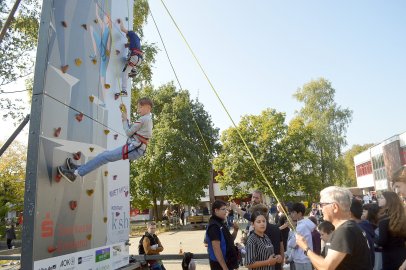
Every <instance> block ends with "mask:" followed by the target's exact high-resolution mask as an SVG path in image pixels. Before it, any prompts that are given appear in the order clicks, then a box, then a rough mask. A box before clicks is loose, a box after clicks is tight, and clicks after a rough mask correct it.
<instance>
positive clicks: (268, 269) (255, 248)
mask: <svg viewBox="0 0 406 270" xmlns="http://www.w3.org/2000/svg"><path fill="white" fill-rule="evenodd" d="M392 184H393V185H392V187H393V190H394V191H384V192H381V193H379V194H376V196H371V197H369V198H368V200H367V198H366V197H365V196H364V197H355V196H353V195H352V193H351V192H350V191H349V190H348V189H346V188H342V187H337V186H331V187H327V188H325V189H323V190H322V191H321V192H320V202H318V203H314V204H312V206H311V209H310V211H309V212H308V210H307V209H306V207H305V205H304V204H303V203H301V202H294V203H292V204H290V205H289V206H287V205H284V204H282V203H278V204H277V205H276V206H275V207H273V206H271V207H269V206H267V205H264V204H263V201H262V192H261V191H258V190H257V191H254V192H253V193H252V200H251V202H250V203H249V207H242V206H238V205H237V204H236V203H230V204H229V205H228V204H227V203H225V202H224V201H215V202H214V203H213V205H212V217H211V219H210V222H209V226H208V229H207V232H206V242H207V243H208V253H209V258H210V268H211V269H220V270H224V269H237V268H238V267H239V265H241V263H242V260H241V259H240V257H241V254H242V255H243V257H245V258H244V262H243V264H244V265H245V266H246V267H247V268H249V269H260V270H273V269H276V270H277V269H291V270H292V269H293V270H301V269H309V270H312V269H361V270H362V269H377V270H381V269H382V270H392V269H393V270H406V214H405V201H404V198H406V169H405V167H402V168H401V170H399V171H398V172H397V173H396V174H395V176H394V177H393V183H392ZM227 212H228V213H229V214H227ZM236 215H237V217H242V218H244V219H246V220H247V221H249V224H250V225H249V226H248V228H241V229H242V230H243V232H242V238H241V239H240V241H239V242H237V243H236V239H235V236H236V235H237V232H236V231H237V230H238V229H239V228H238V225H237V223H233V224H231V222H232V221H233V219H235V217H236ZM230 216H231V218H230ZM230 228H232V232H233V233H230ZM244 255H245V256H244Z"/></svg>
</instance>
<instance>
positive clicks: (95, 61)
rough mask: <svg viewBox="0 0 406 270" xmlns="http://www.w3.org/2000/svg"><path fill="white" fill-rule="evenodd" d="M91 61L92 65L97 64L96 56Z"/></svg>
mask: <svg viewBox="0 0 406 270" xmlns="http://www.w3.org/2000/svg"><path fill="white" fill-rule="evenodd" d="M92 63H93V64H94V65H96V64H97V59H96V57H95V58H93V59H92Z"/></svg>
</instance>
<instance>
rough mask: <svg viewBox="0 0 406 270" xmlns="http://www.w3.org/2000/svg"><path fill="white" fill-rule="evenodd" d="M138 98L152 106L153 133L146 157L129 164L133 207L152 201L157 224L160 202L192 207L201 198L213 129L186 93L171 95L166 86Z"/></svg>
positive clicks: (207, 175)
mask: <svg viewBox="0 0 406 270" xmlns="http://www.w3.org/2000/svg"><path fill="white" fill-rule="evenodd" d="M139 96H148V97H150V98H152V100H153V101H154V109H153V122H154V129H153V138H152V140H151V141H150V143H149V144H148V151H147V153H146V156H145V157H144V158H142V159H139V160H136V161H135V162H133V163H132V164H131V173H130V174H131V177H130V179H131V180H130V181H131V194H132V195H133V202H132V205H133V206H134V207H138V208H142V209H144V208H147V207H148V206H151V202H152V205H153V206H154V210H155V217H156V219H160V218H161V216H160V214H161V213H162V210H163V209H162V204H163V202H164V200H167V201H171V202H173V203H179V204H192V205H193V204H195V203H197V202H199V199H200V197H202V196H204V193H203V189H204V188H205V187H207V185H208V183H209V179H210V167H211V165H210V159H211V157H212V155H213V154H214V152H215V151H216V142H217V140H218V130H217V129H216V128H214V127H213V123H212V121H211V118H210V116H209V115H208V114H207V112H206V111H205V110H204V108H203V105H202V104H201V103H199V102H198V101H193V100H191V99H190V97H189V93H188V91H176V88H175V87H174V86H173V84H171V83H169V84H166V85H163V86H161V87H159V88H158V89H153V88H152V87H146V88H144V89H143V90H142V91H141V92H140V93H139ZM193 119H195V120H196V122H195V121H194V120H193ZM196 123H197V124H198V125H199V128H200V131H201V133H202V136H203V138H204V142H205V143H206V145H207V146H208V148H209V152H207V150H206V148H205V146H204V142H203V140H202V139H201V137H200V134H199V131H198V129H197V127H196ZM158 202H160V203H158ZM158 204H159V207H160V208H159V209H158Z"/></svg>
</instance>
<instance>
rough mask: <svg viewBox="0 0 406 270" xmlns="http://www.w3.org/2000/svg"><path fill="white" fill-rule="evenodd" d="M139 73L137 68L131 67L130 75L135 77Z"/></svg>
mask: <svg viewBox="0 0 406 270" xmlns="http://www.w3.org/2000/svg"><path fill="white" fill-rule="evenodd" d="M137 74H138V72H137V70H136V69H134V68H133V69H131V71H130V73H128V77H131V78H132V77H135V76H137Z"/></svg>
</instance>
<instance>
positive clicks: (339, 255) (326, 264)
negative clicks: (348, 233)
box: [307, 249, 347, 270]
mask: <svg viewBox="0 0 406 270" xmlns="http://www.w3.org/2000/svg"><path fill="white" fill-rule="evenodd" d="M346 255H347V254H346V253H343V252H339V251H335V250H333V249H329V250H328V254H327V257H326V258H323V257H322V256H320V255H317V254H316V253H314V252H313V250H311V249H309V251H307V256H308V257H309V259H310V261H311V262H312V264H313V266H314V268H316V269H318V270H333V269H336V268H337V267H338V265H339V264H340V263H341V262H342V260H344V258H345V256H346Z"/></svg>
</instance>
